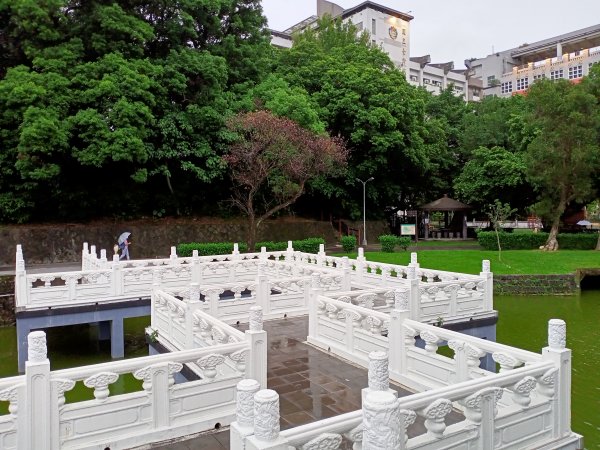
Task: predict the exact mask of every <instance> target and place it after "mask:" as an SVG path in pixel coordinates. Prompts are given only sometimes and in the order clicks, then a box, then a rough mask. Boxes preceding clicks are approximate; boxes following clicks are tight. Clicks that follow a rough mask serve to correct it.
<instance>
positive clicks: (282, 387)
mask: <svg viewBox="0 0 600 450" xmlns="http://www.w3.org/2000/svg"><path fill="white" fill-rule="evenodd" d="M264 328H265V330H266V331H267V336H268V346H269V350H268V357H267V360H268V369H267V377H268V381H267V384H268V387H269V389H274V390H275V391H277V393H278V394H279V405H280V411H281V429H282V430H285V429H287V428H292V427H295V426H298V425H303V424H306V423H310V422H314V421H317V420H321V419H325V418H327V417H331V416H335V415H338V414H341V413H347V412H351V411H355V410H357V409H360V407H361V389H362V388H364V387H366V386H367V371H366V370H364V369H362V368H359V367H356V366H354V365H352V364H350V363H348V362H345V361H343V360H340V359H338V358H336V357H334V356H330V355H328V354H327V353H326V352H322V351H320V350H317V349H316V348H314V347H312V346H310V345H307V344H304V343H303V341H305V340H306V336H307V334H308V317H307V316H305V317H298V318H292V319H284V320H274V321H269V322H265V323H264ZM240 329H244V326H243V325H242V326H240ZM392 388H394V389H396V390H397V391H398V392H399V395H406V394H407V392H406V391H404V390H402V389H401V388H399V387H396V386H392ZM150 448H151V449H164V450H167V449H169V450H184V449H194V450H222V449H229V430H228V429H227V430H221V431H219V432H211V433H205V434H202V435H199V436H196V437H193V438H191V439H187V440H183V441H179V442H162V443H158V444H153V445H150V446H143V447H139V448H138V449H139V450H141V449H150Z"/></svg>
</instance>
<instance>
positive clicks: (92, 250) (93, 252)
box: [88, 245, 98, 267]
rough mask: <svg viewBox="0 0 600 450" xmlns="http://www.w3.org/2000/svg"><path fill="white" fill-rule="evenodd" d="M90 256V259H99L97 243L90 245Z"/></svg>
mask: <svg viewBox="0 0 600 450" xmlns="http://www.w3.org/2000/svg"><path fill="white" fill-rule="evenodd" d="M89 256H90V259H93V260H96V259H98V253H96V246H95V245H92V246H91V247H90V255H89ZM88 267H89V266H88Z"/></svg>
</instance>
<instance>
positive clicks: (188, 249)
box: [177, 238, 325, 256]
mask: <svg viewBox="0 0 600 450" xmlns="http://www.w3.org/2000/svg"><path fill="white" fill-rule="evenodd" d="M321 244H325V239H323V238H308V239H301V240H298V241H292V245H293V246H294V250H297V251H300V252H304V253H318V252H319V245H321ZM261 247H266V249H267V251H268V252H279V251H283V250H285V249H286V248H287V242H272V241H266V242H257V243H256V249H257V250H259V251H260V248H261ZM239 249H240V252H242V253H244V252H247V251H248V246H247V245H246V244H245V243H242V242H240V243H239ZM194 250H198V255H200V256H211V255H226V254H228V253H231V252H233V242H216V243H199V242H190V243H182V244H179V245H177V255H179V256H192V253H193V251H194Z"/></svg>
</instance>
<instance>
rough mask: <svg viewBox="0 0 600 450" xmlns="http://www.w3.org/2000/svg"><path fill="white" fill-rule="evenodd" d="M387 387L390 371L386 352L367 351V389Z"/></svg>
mask: <svg viewBox="0 0 600 450" xmlns="http://www.w3.org/2000/svg"><path fill="white" fill-rule="evenodd" d="M389 388H390V373H389V363H388V355H387V353H385V352H371V353H369V389H372V390H373V391H387V390H388V389H389Z"/></svg>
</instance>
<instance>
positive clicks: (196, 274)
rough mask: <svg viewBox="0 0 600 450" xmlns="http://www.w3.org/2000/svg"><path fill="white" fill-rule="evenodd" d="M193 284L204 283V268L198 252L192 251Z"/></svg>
mask: <svg viewBox="0 0 600 450" xmlns="http://www.w3.org/2000/svg"><path fill="white" fill-rule="evenodd" d="M192 283H198V284H201V283H202V266H201V264H200V258H199V257H198V250H193V251H192Z"/></svg>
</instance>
